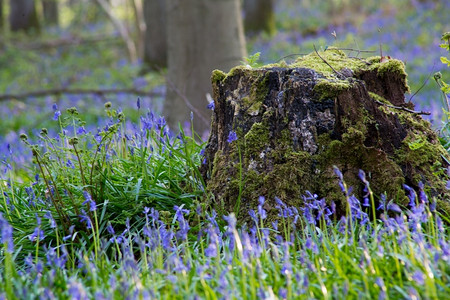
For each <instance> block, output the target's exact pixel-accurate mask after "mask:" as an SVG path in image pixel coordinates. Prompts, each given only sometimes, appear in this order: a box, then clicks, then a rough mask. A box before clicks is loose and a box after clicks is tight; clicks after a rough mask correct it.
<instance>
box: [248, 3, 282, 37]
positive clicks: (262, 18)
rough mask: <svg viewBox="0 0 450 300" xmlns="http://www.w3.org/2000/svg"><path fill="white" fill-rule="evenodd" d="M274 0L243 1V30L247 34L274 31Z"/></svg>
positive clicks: (271, 32) (270, 32)
mask: <svg viewBox="0 0 450 300" xmlns="http://www.w3.org/2000/svg"><path fill="white" fill-rule="evenodd" d="M274 5H275V3H274V0H244V14H245V17H244V29H245V33H247V34H256V33H259V32H261V31H264V32H266V33H268V34H273V33H274V31H275V12H274Z"/></svg>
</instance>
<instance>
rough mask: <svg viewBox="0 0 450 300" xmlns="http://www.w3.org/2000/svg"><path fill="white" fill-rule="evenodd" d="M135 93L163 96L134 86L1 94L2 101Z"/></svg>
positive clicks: (0, 99)
mask: <svg viewBox="0 0 450 300" xmlns="http://www.w3.org/2000/svg"><path fill="white" fill-rule="evenodd" d="M122 93H123V94H134V95H138V96H162V94H161V93H156V92H147V91H143V90H138V89H134V88H124V89H120V88H117V89H113V88H112V89H68V88H60V89H49V90H39V91H32V92H27V93H21V94H0V101H5V100H11V99H16V100H20V99H22V100H23V99H27V98H30V97H45V96H51V95H59V94H76V95H79V94H96V95H100V96H102V95H104V94H122Z"/></svg>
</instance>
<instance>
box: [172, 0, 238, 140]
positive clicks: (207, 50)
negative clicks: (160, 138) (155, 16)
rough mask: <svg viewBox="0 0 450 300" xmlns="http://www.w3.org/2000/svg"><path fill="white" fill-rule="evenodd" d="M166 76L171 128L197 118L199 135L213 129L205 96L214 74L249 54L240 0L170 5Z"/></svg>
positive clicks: (188, 0) (187, 0) (197, 0)
mask: <svg viewBox="0 0 450 300" xmlns="http://www.w3.org/2000/svg"><path fill="white" fill-rule="evenodd" d="M167 36H168V44H167V47H168V51H167V53H168V73H167V97H166V101H165V103H164V115H165V116H166V117H167V121H168V123H169V125H170V126H171V128H172V129H174V130H176V129H177V128H178V124H179V123H181V125H183V124H184V123H185V122H186V121H188V120H189V115H190V112H193V115H194V120H193V123H194V129H195V131H196V132H197V133H198V134H202V133H203V132H204V131H206V130H208V129H209V128H210V119H211V114H210V112H209V111H208V110H207V108H206V106H207V104H208V103H207V100H206V99H207V98H206V94H207V93H210V92H211V83H210V78H211V72H212V71H213V70H214V69H221V70H229V69H230V68H232V67H233V66H235V65H237V64H238V63H239V62H240V61H241V60H242V59H243V57H244V56H245V55H246V50H245V39H244V34H243V25H242V19H241V12H240V5H239V0H221V1H217V0H169V1H167Z"/></svg>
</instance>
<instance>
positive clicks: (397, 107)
mask: <svg viewBox="0 0 450 300" xmlns="http://www.w3.org/2000/svg"><path fill="white" fill-rule="evenodd" d="M373 101H375V103H377V104H380V105H384V106H387V107H390V108H395V109H399V110H403V111H407V112H410V113H413V114H418V115H431V113H430V112H428V111H415V110H412V109H409V108H406V107H403V106H395V105H390V104H386V103H383V102H381V101H378V100H375V99H373Z"/></svg>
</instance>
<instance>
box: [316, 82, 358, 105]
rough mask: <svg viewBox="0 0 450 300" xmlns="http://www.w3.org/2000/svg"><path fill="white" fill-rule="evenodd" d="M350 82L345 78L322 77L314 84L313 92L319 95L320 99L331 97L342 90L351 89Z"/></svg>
mask: <svg viewBox="0 0 450 300" xmlns="http://www.w3.org/2000/svg"><path fill="white" fill-rule="evenodd" d="M351 87H352V84H351V83H350V82H348V81H347V80H335V81H331V80H327V79H322V80H320V81H319V82H318V83H317V84H316V85H315V86H314V92H315V93H317V94H318V95H320V100H323V99H330V98H331V99H333V98H335V97H337V96H338V95H340V94H341V93H342V92H343V91H346V90H349V89H351Z"/></svg>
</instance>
